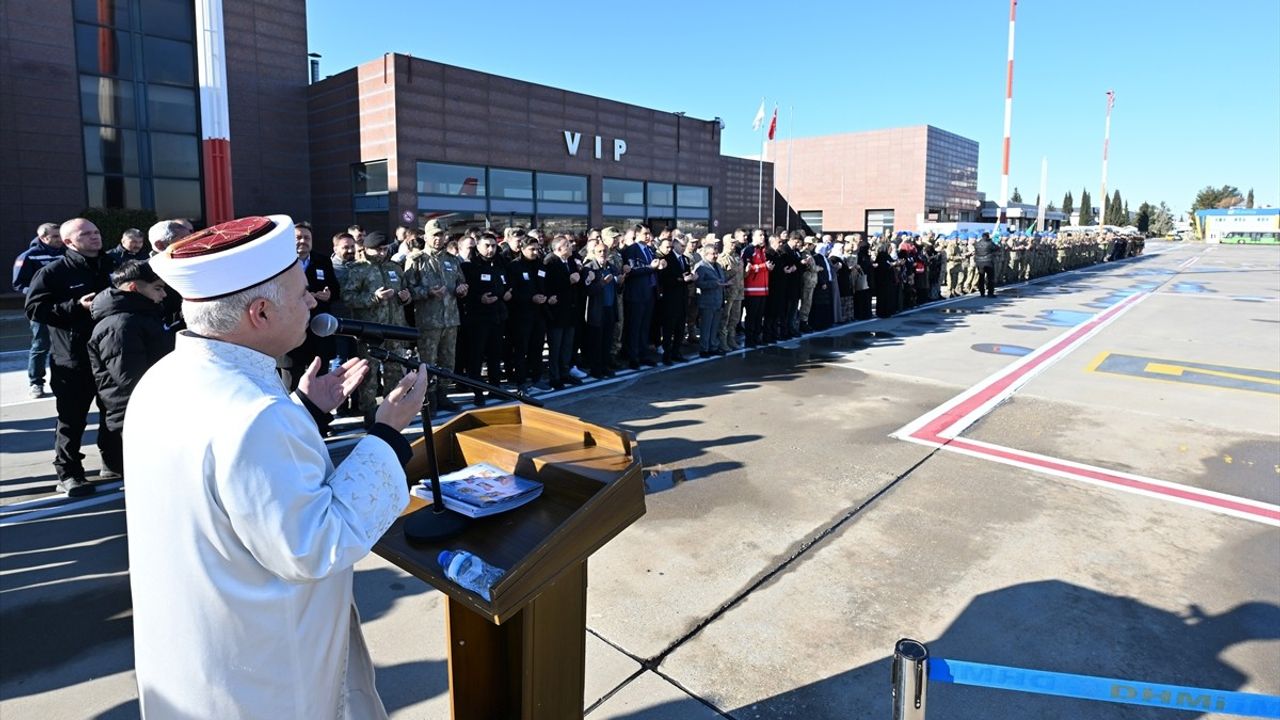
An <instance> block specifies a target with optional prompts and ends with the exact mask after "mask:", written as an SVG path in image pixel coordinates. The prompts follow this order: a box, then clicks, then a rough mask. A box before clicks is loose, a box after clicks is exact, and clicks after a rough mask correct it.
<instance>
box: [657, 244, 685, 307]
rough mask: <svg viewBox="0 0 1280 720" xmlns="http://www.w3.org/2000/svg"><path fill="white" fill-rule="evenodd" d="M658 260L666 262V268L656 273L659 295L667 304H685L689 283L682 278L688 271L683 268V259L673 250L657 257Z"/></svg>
mask: <svg viewBox="0 0 1280 720" xmlns="http://www.w3.org/2000/svg"><path fill="white" fill-rule="evenodd" d="M658 259H659V260H666V261H667V266H666V267H664V268H662V269H661V270H659V271H658V292H659V294H661V295H662V297H663V298H664V299H665V300H667V301H669V302H676V303H683V302H687V301H688V299H689V282H688V281H687V280H685V279H684V276H685V273H687V272H689V269H688V268H686V267H685V259H684V258H682V257H680V253H677V252H675V251H674V250H673V251H671V252H670V253H668V254H666V255H659V256H658Z"/></svg>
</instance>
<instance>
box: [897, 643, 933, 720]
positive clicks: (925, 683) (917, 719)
mask: <svg viewBox="0 0 1280 720" xmlns="http://www.w3.org/2000/svg"><path fill="white" fill-rule="evenodd" d="M928 694H929V648H927V647H925V645H924V643H922V642H919V641H917V640H910V639H907V638H903V639H901V640H899V641H898V644H897V645H894V647H893V720H925V719H924V711H925V700H926V698H927V696H928Z"/></svg>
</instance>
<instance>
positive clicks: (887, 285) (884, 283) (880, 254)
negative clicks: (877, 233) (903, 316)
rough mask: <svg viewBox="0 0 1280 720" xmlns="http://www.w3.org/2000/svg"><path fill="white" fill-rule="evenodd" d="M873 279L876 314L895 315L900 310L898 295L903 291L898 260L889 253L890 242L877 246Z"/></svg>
mask: <svg viewBox="0 0 1280 720" xmlns="http://www.w3.org/2000/svg"><path fill="white" fill-rule="evenodd" d="M871 281H872V283H873V285H874V287H875V294H876V316H877V317H882V318H887V317H893V314H894V313H896V312H898V295H899V293H901V289H900V282H899V279H898V261H896V260H894V259H893V257H891V256H890V255H889V243H888V242H887V241H883V242H880V243H879V244H877V246H876V258H875V261H874V262H872V263H871Z"/></svg>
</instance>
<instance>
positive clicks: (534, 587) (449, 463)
mask: <svg viewBox="0 0 1280 720" xmlns="http://www.w3.org/2000/svg"><path fill="white" fill-rule="evenodd" d="M428 437H431V438H432V439H433V444H434V446H435V456H436V459H437V463H438V464H439V470H440V473H441V475H442V476H446V474H447V473H451V472H456V471H458V470H462V469H464V468H467V467H468V466H471V465H476V464H480V463H483V464H487V465H490V466H492V467H494V468H496V469H497V470H499V471H502V472H506V473H511V474H513V475H515V476H517V477H519V478H526V479H528V480H532V481H535V482H537V483H541V485H542V490H541V493H540V494H539V495H538V496H537V497H536V498H535V499H533V500H530V501H529V502H527V503H526V504H523V505H521V506H519V507H516V508H514V509H512V510H509V511H507V512H501V513H498V514H494V515H490V516H487V517H480V518H477V519H474V520H470V521H468V522H467V524H465V525H464V526H463V527H462V529H461V531H460V532H459V533H458V534H456V535H454V536H452V537H447V538H441V539H433V540H411V539H409V538H408V537H406V535H405V531H404V525H405V522H406V517H407V516H410V515H411V513H412V512H416V511H421V510H422V509H423V508H424V507H427V506H428V503H429V502H430V499H429V498H430V495H429V494H428V495H427V498H426V499H424V498H421V497H418V496H416V495H412V496H411V497H410V508H409V510H407V511H406V516H402V517H401V518H400V519H399V520H397V521H396V523H395V524H394V525H392V527H391V529H390V530H388V531H387V533H386V534H385V535H384V536H383V537H382V539H381V540H379V542H378V543H377V545H375V546H374V552H376V553H378V554H379V555H380V556H382V557H384V558H386V559H387V560H388V561H390V562H391V563H393V564H395V565H397V566H398V567H400V568H402V569H403V570H405V571H406V572H408V573H410V574H412V575H414V576H415V577H417V578H420V579H421V580H423V581H425V582H427V583H429V584H430V585H432V586H433V587H435V588H436V589H438V590H440V591H441V592H443V593H444V594H445V595H446V596H447V598H448V600H447V604H446V613H447V620H446V625H447V628H446V629H447V632H448V640H449V690H450V703H451V707H452V716H453V717H454V718H455V719H457V720H463V719H470V718H495V717H502V718H507V717H518V718H526V719H530V720H540V719H542V718H556V719H557V720H560V719H561V718H571V717H582V711H583V697H582V694H583V682H584V677H585V670H586V668H585V654H586V599H587V559H588V557H589V556H590V555H591V554H592V553H593V552H595V551H596V550H598V549H599V548H600V547H602V546H603V545H604V544H605V543H607V542H609V541H610V540H611V539H613V538H614V537H615V536H617V535H618V533H620V532H622V531H623V530H624V529H625V528H626V527H627V526H628V525H630V524H631V523H633V522H635V521H636V520H637V519H639V518H640V516H641V515H643V514H644V511H645V504H644V482H643V478H642V476H641V464H640V459H639V457H638V455H637V453H636V448H635V437H634V435H633V434H632V433H630V432H628V431H625V430H618V429H613V428H607V427H603V426H600V425H595V424H592V423H589V422H586V421H583V420H581V419H580V418H577V417H574V416H571V415H566V414H563V413H558V412H554V411H551V410H545V409H541V408H535V407H531V406H528V405H503V406H497V407H492V408H484V409H477V410H472V411H469V412H464V413H462V414H460V415H457V416H456V417H454V418H452V419H451V420H449V421H448V422H446V423H445V424H443V425H441V426H439V427H437V428H435V430H434V432H433V433H432V434H431V435H429V436H428ZM425 442H426V438H422V439H419V440H418V441H416V442H415V443H414V448H413V449H414V455H413V459H412V460H411V461H410V462H409V464H408V465H407V466H406V473H407V475H408V478H409V482H410V483H413V484H417V483H418V482H419V481H420V480H421V479H422V478H424V477H429V476H430V472H431V471H430V467H429V463H428V460H427V453H426V451H425ZM446 506H447V503H446ZM443 550H465V551H467V552H470V553H472V554H474V555H476V556H478V557H480V558H482V559H484V561H485V562H487V563H489V564H490V565H493V566H496V567H500V568H504V569H505V570H506V572H505V573H504V574H503V575H502V577H501V578H500V579H499V580H498V582H497V583H496V584H495V585H494V586H493V587H492V588H491V589H490V597H491V599H490V600H489V601H486V600H484V599H483V598H481V597H480V596H479V595H477V594H475V593H473V592H470V591H468V590H466V589H464V588H462V587H460V586H458V585H456V584H455V583H453V582H452V581H450V580H449V579H447V578H446V577H445V574H444V570H443V569H442V568H441V567H440V566H439V564H438V562H437V557H438V556H439V554H440V552H441V551H443Z"/></svg>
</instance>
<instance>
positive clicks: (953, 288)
mask: <svg viewBox="0 0 1280 720" xmlns="http://www.w3.org/2000/svg"><path fill="white" fill-rule="evenodd" d="M942 247H943V250H942V251H943V252H944V253H946V256H947V297H956V296H957V295H960V294H961V292H963V291H962V290H961V289H960V281H961V279H962V278H963V276H964V258H963V257H961V254H962V251H961V250H960V241H959V240H957V239H956V238H953V237H948V238H947V241H946V243H944V244H943V246H942Z"/></svg>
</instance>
